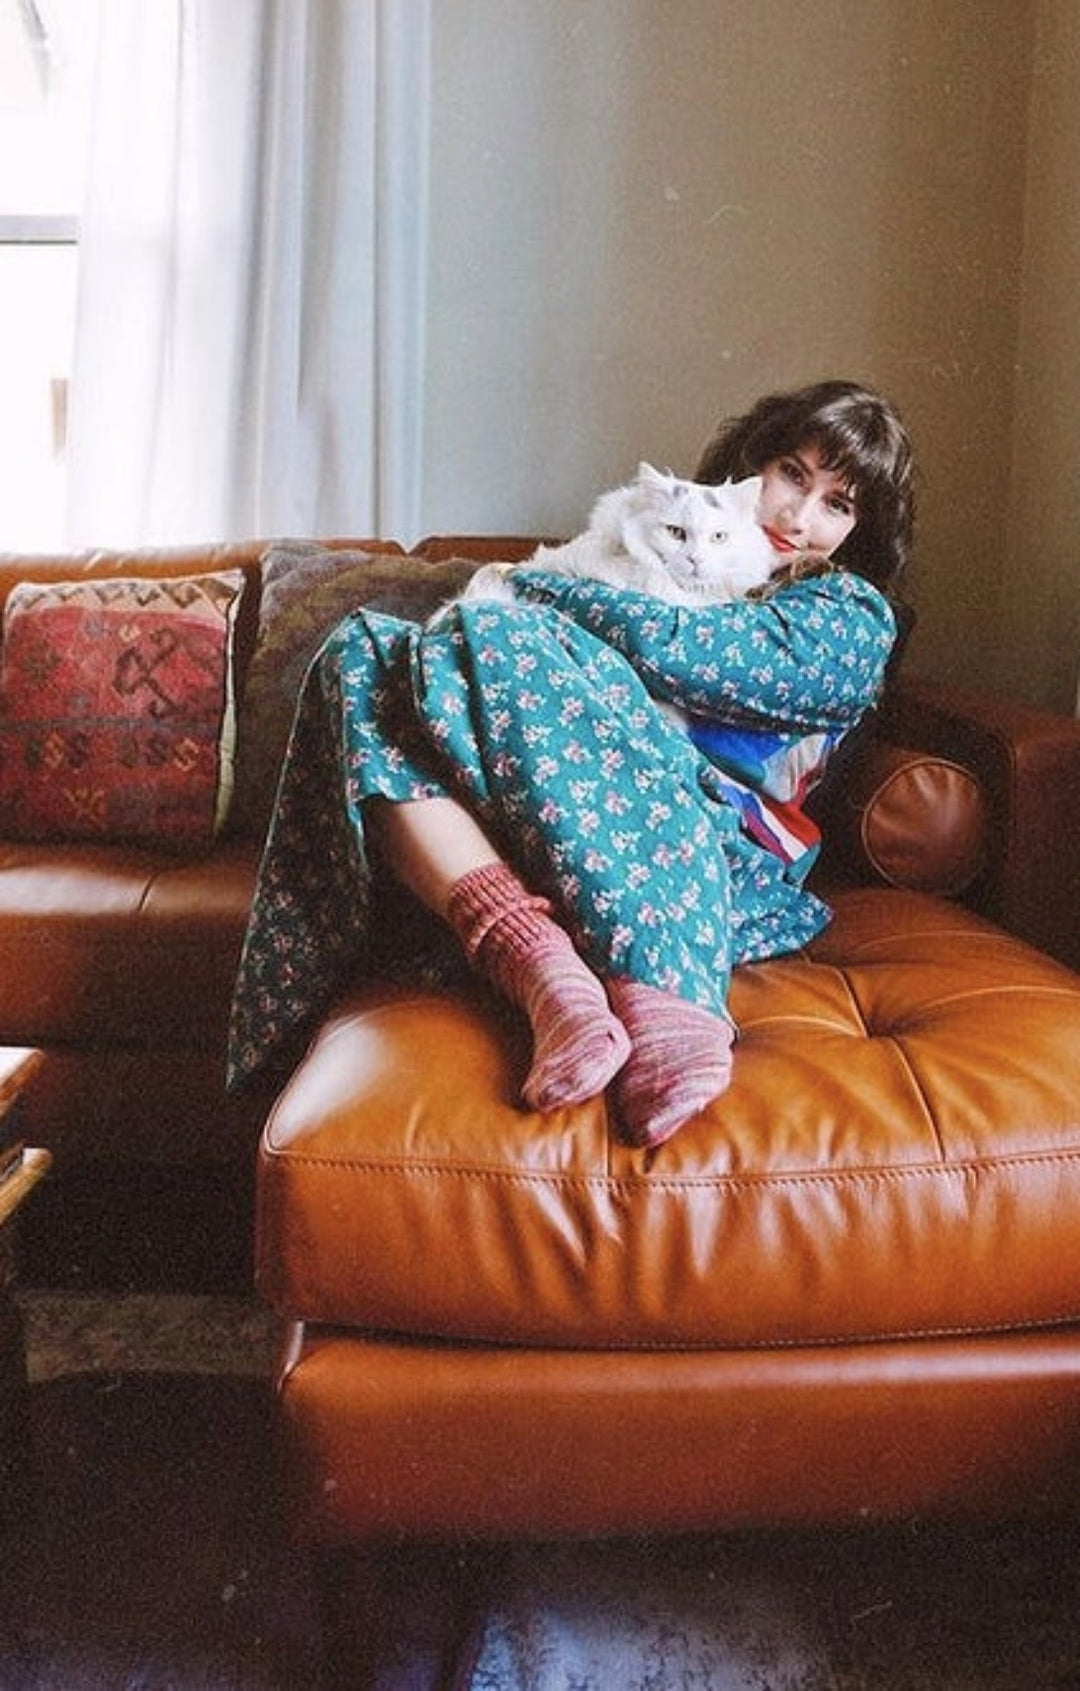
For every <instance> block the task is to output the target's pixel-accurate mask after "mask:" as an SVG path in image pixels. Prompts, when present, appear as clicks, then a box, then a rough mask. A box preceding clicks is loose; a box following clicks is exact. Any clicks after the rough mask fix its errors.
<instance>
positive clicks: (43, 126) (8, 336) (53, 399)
mask: <svg viewBox="0 0 1080 1691" xmlns="http://www.w3.org/2000/svg"><path fill="white" fill-rule="evenodd" d="M96 22H97V7H96V3H95V0H0V370H3V372H4V380H3V383H2V384H0V466H2V468H0V549H11V548H19V549H24V548H26V549H31V548H50V547H56V546H59V545H62V543H63V515H64V447H65V433H66V414H67V391H68V381H69V378H70V371H71V351H72V342H73V334H74V321H75V287H76V278H77V270H78V238H79V213H80V209H81V203H82V179H83V169H84V161H85V156H86V135H87V109H88V97H89V89H90V75H91V71H92V66H93V48H94V40H95V35H96Z"/></svg>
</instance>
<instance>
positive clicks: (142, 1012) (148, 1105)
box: [0, 539, 526, 1290]
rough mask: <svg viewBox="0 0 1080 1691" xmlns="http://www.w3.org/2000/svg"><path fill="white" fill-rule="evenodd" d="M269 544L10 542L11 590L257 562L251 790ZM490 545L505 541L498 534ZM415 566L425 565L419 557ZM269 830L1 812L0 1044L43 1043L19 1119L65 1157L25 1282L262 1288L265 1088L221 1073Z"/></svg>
mask: <svg viewBox="0 0 1080 1691" xmlns="http://www.w3.org/2000/svg"><path fill="white" fill-rule="evenodd" d="M272 544H273V543H271V542H267V541H251V542H241V543H236V544H230V545H205V546H203V545H199V546H184V547H175V548H168V549H149V548H147V549H141V550H133V551H125V552H120V551H106V550H98V551H87V552H80V553H59V554H49V555H46V554H28V555H23V554H15V553H3V554H0V605H3V604H6V602H7V598H8V595H9V593H10V592H11V590H12V589H13V588H14V587H15V586H16V584H17V583H20V582H27V581H33V582H54V583H58V582H69V581H86V580H88V579H89V578H109V579H115V578H118V577H119V578H133V577H143V578H145V577H150V578H155V577H162V576H168V577H178V576H188V575H202V574H208V573H211V572H216V571H231V570H237V569H239V570H242V571H243V572H244V575H245V578H246V584H245V587H244V592H243V594H242V597H241V600H240V607H239V616H238V621H237V626H236V633H235V644H234V668H235V675H234V692H235V696H236V700H237V704H238V727H237V734H238V744H237V758H238V769H237V785H238V788H239V787H240V786H241V785H242V782H243V773H244V769H245V768H247V767H253V766H254V765H255V764H256V763H261V762H262V758H261V756H260V755H259V754H261V752H262V750H263V748H261V747H259V746H258V745H255V744H253V740H252V735H253V732H254V728H253V722H254V719H253V713H252V712H251V710H250V709H247V708H246V704H247V701H246V694H245V684H246V681H247V678H248V674H249V671H250V665H251V662H252V659H253V656H254V655H255V653H256V651H257V649H258V643H259V641H260V639H262V638H263V636H264V630H263V615H262V613H263V610H264V608H265V598H266V596H265V594H264V592H263V586H264V568H263V561H264V558H265V557H266V555H267V553H268V550H269V548H270V547H271V545H272ZM314 544H315V543H312V545H313V546H314ZM502 544H503V543H500V545H499V547H497V548H496V551H498V550H500V549H501V546H502ZM505 544H507V545H509V546H510V547H511V548H512V547H513V546H514V542H513V541H508V542H506V543H505ZM517 544H518V550H519V551H521V550H522V549H524V548H525V547H526V543H524V542H519V543H517ZM318 545H319V547H320V548H326V549H328V550H331V551H334V552H335V553H336V552H340V553H342V554H343V556H344V555H351V554H354V553H358V554H361V555H362V556H361V557H360V558H358V559H357V560H356V562H357V566H358V567H359V568H362V565H363V559H364V558H366V557H367V555H369V554H370V555H371V556H372V560H373V568H374V566H375V564H376V563H377V562H378V559H379V558H380V557H382V556H384V555H385V556H388V557H389V556H400V555H401V554H402V548H401V547H400V546H398V545H397V543H396V542H393V541H389V542H388V541H371V540H344V539H339V540H331V541H323V542H320V543H318ZM434 550H435V551H436V552H441V553H442V554H444V555H445V554H446V552H447V551H449V552H453V551H454V550H455V548H454V547H453V545H452V544H449V545H448V544H443V545H442V546H441V547H440V546H439V545H438V544H436V545H435V547H434ZM479 554H480V555H481V556H491V555H492V554H491V551H490V549H488V550H486V551H485V549H484V546H483V543H479ZM403 567H404V568H405V569H406V570H410V571H411V572H412V573H413V574H415V573H416V572H418V571H419V570H420V569H421V568H422V564H421V563H420V562H414V563H413V564H412V565H408V564H405V565H403ZM451 573H452V574H454V573H455V572H451ZM383 585H384V586H385V583H384V584H383ZM333 620H336V613H335V616H334V618H333ZM261 840H262V829H261V827H260V826H259V825H258V823H253V822H252V820H251V819H250V817H245V816H244V815H243V814H242V813H240V812H239V811H237V810H236V808H235V807H234V810H233V813H232V814H231V815H230V817H229V819H228V820H227V822H226V825H225V827H224V829H223V831H222V832H221V834H220V836H219V837H218V838H217V839H216V840H215V841H214V842H213V844H212V846H211V847H210V848H209V849H207V850H205V851H201V852H198V853H195V854H193V853H192V852H191V851H184V850H179V849H177V850H171V849H169V847H168V845H167V844H163V845H162V846H161V848H160V849H159V848H158V847H156V846H155V847H154V848H152V849H148V848H146V847H144V846H142V847H141V846H134V845H130V844H125V843H123V842H121V843H117V842H115V841H110V842H108V843H99V842H97V841H92V842H86V841H79V842H75V843H70V842H67V841H62V840H57V839H50V840H48V841H38V840H16V839H13V838H5V837H3V828H2V826H0V1044H4V1045H30V1046H37V1047H39V1048H40V1049H42V1050H43V1051H44V1052H45V1061H44V1063H43V1064H42V1066H41V1068H40V1070H39V1072H38V1073H37V1075H36V1076H35V1078H34V1080H33V1083H32V1085H31V1086H30V1088H29V1089H28V1091H27V1094H26V1097H25V1099H24V1101H23V1105H22V1113H21V1118H20V1122H19V1127H18V1131H19V1133H20V1134H22V1135H23V1136H25V1137H26V1138H27V1139H28V1140H29V1141H31V1142H33V1143H38V1144H41V1145H45V1146H47V1147H48V1148H49V1149H50V1150H51V1151H52V1153H53V1157H54V1164H53V1175H52V1177H51V1179H50V1181H49V1182H48V1183H47V1185H46V1186H45V1187H44V1188H43V1189H42V1191H41V1193H40V1195H39V1196H38V1198H37V1200H36V1201H35V1203H34V1205H33V1206H31V1208H30V1210H29V1211H28V1212H27V1215H26V1218H25V1222H24V1225H23V1228H22V1230H21V1234H20V1245H21V1256H22V1259H23V1266H22V1272H23V1277H24V1279H25V1280H29V1281H35V1282H39V1283H42V1284H48V1283H53V1284H66V1285H71V1286H77V1287H78V1286H87V1287H92V1288H96V1287H102V1286H107V1285H119V1286H123V1287H136V1288H138V1289H142V1290H147V1289H150V1288H152V1287H161V1288H164V1289H167V1290H186V1289H210V1288H215V1287H224V1288H228V1289H232V1290H243V1289H245V1288H247V1287H249V1286H250V1283H251V1259H252V1245H251V1240H252V1203H253V1165H254V1153H255V1146H256V1143H257V1140H258V1135H259V1130H260V1128H261V1126H262V1123H263V1120H264V1119H265V1116H266V1111H267V1109H268V1107H269V1103H270V1093H269V1092H266V1091H263V1092H262V1093H260V1092H258V1091H257V1090H254V1089H253V1090H251V1091H249V1092H247V1093H245V1094H244V1095H243V1096H238V1097H233V1098H227V1097H226V1096H225V1093H224V1088H223V1077H224V1055H225V1036H226V1027H227V1020H228V1012H229V1003H230V997H231V992H232V984H233V979H234V976H235V973H236V965H237V960H238V956H239V948H240V943H241V939H242V935H243V931H244V926H245V922H246V919H247V911H248V906H249V903H250V899H251V893H252V888H253V885H254V877H255V870H256V865H257V862H258V856H259V851H260V848H261ZM5 1125H6V1126H9V1125H10V1124H5Z"/></svg>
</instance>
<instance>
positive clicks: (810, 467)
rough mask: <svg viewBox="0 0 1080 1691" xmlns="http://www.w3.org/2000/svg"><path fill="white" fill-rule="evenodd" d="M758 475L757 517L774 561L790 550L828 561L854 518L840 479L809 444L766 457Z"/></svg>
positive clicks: (852, 501)
mask: <svg viewBox="0 0 1080 1691" xmlns="http://www.w3.org/2000/svg"><path fill="white" fill-rule="evenodd" d="M759 474H760V476H761V480H762V489H761V497H760V499H759V500H758V509H757V518H758V522H759V523H760V524H761V527H762V528H763V529H764V530H765V533H766V535H767V536H768V539H769V541H770V543H771V545H772V548H773V550H774V551H775V552H776V554H777V559H778V561H780V560H782V559H787V558H790V557H791V556H792V555H793V554H794V553H796V552H821V553H823V554H824V556H825V557H826V558H829V557H831V556H832V554H833V553H834V552H835V551H836V548H837V547H838V546H839V545H840V543H841V541H843V540H846V539H847V537H848V535H849V534H850V533H851V531H852V529H853V528H854V527H855V523H856V521H857V518H858V512H857V510H856V506H855V495H854V494H853V492H852V491H851V488H850V486H849V484H848V483H847V481H846V480H845V479H844V477H843V476H841V475H839V474H837V472H836V471H835V470H827V469H826V468H825V467H824V465H823V464H822V462H821V454H820V452H819V450H818V448H817V446H816V445H814V443H813V442H806V443H805V444H804V445H802V446H800V447H798V449H797V450H796V451H794V452H787V453H785V454H784V455H783V456H782V457H780V458H770V459H769V461H768V463H767V464H763V465H762V467H761V470H760V472H759Z"/></svg>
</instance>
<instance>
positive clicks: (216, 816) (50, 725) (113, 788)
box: [0, 570, 244, 851]
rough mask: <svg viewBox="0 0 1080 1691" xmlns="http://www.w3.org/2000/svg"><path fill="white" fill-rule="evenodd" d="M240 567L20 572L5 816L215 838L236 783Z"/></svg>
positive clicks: (36, 830)
mask: <svg viewBox="0 0 1080 1691" xmlns="http://www.w3.org/2000/svg"><path fill="white" fill-rule="evenodd" d="M243 585H244V576H243V572H242V571H240V570H228V571H223V572H221V573H219V574H214V575H199V576H183V577H173V578H169V577H164V576H163V577H161V578H155V579H136V578H134V577H116V578H113V577H109V578H105V577H100V578H96V579H95V578H90V577H88V578H87V579H85V580H83V581H64V582H50V583H36V582H21V583H20V584H19V585H18V586H16V587H15V588H13V590H12V592H11V593H10V594H9V596H8V600H7V605H6V608H5V612H4V638H3V652H2V658H0V830H2V831H3V833H5V834H7V835H8V836H10V837H14V838H19V839H39V840H117V841H121V840H122V841H130V842H133V843H136V844H143V845H159V846H166V847H169V848H171V849H177V850H184V851H188V850H192V849H196V848H198V847H200V846H204V845H207V844H209V842H210V841H211V840H212V839H213V837H214V834H215V833H216V831H217V829H218V828H219V827H220V825H221V823H222V821H223V820H224V816H225V812H226V809H227V807H228V803H229V795H230V792H231V788H232V760H233V738H234V710H233V685H232V644H233V632H234V628H235V622H236V612H237V608H238V606H239V602H240V594H241V591H242V589H243Z"/></svg>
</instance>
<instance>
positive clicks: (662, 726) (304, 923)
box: [230, 570, 896, 1084]
mask: <svg viewBox="0 0 1080 1691" xmlns="http://www.w3.org/2000/svg"><path fill="white" fill-rule="evenodd" d="M515 593H516V595H517V598H516V601H515V602H514V603H512V604H502V603H491V602H487V601H483V600H476V601H468V600H467V601H464V602H456V603H454V604H452V605H450V606H449V607H447V608H445V609H444V610H443V611H442V612H440V613H439V615H438V616H437V617H435V618H434V619H433V620H432V621H431V622H429V623H428V624H427V625H426V626H425V627H421V626H419V625H418V624H415V623H409V622H403V621H400V620H398V619H397V618H394V617H388V616H385V615H381V614H378V613H374V612H370V611H360V612H357V613H356V614H355V615H353V616H351V617H349V618H348V619H347V620H346V621H345V622H344V623H342V624H341V625H340V626H339V627H338V629H337V630H336V631H335V632H334V633H333V634H332V635H331V637H330V639H329V640H328V641H327V643H326V644H325V646H324V647H323V649H322V651H321V653H320V655H319V657H318V658H317V659H316V661H315V663H314V665H313V666H312V669H311V670H310V672H309V674H308V677H307V681H306V683H305V687H304V691H303V693H302V696H301V700H300V704H299V707H298V710H297V716H296V721H295V724H294V728H293V734H292V739H291V742H290V747H289V752H288V754H287V757H286V761H285V767H284V770H283V774H282V780H281V785H280V788H279V793H278V802H277V806H276V809H275V815H274V820H273V823H272V825H271V830H270V834H269V838H268V841H267V846H266V851H265V854H264V858H263V862H262V866H261V869H260V874H259V880H258V885H257V889H256V896H255V900H254V903H253V907H252V912H251V919H250V923H249V927H248V933H247V938H246V941H245V946H244V952H243V958H242V962H241V967H240V973H239V977H238V981H237V987H236V995H235V1000H234V1007H233V1022H232V1032H231V1043H230V1080H231V1082H232V1083H233V1084H236V1083H237V1082H238V1081H239V1080H240V1079H242V1078H243V1077H244V1076H246V1075H248V1074H250V1073H252V1072H254V1071H256V1070H258V1069H260V1068H262V1067H263V1066H264V1065H265V1064H267V1063H268V1062H271V1061H273V1060H275V1059H285V1060H292V1059H293V1058H295V1055H296V1053H297V1047H298V1041H301V1040H303V1038H304V1037H305V1036H306V1035H307V1034H309V1033H310V1031H311V1029H312V1026H313V1024H314V1023H315V1021H316V1019H317V1018H318V1017H319V1016H320V1015H321V1014H322V1013H323V1012H324V1011H325V1010H326V1008H327V1006H328V1004H329V1002H330V1001H331V1000H332V998H333V997H334V996H335V995H336V994H337V993H339V992H340V991H342V990H343V988H344V987H345V986H347V985H350V984H355V983H357V982H358V981H361V980H363V979H364V978H365V977H366V976H369V975H371V974H373V973H375V972H379V973H387V972H389V973H391V974H393V973H396V974H398V975H399V976H404V977H406V978H410V979H416V978H424V977H425V976H426V975H427V974H429V973H434V975H435V976H438V975H440V974H441V973H443V972H445V971H446V970H447V969H448V968H450V969H452V968H453V967H455V965H456V966H457V967H458V968H460V967H461V960H460V958H458V957H457V954H456V947H454V946H453V945H452V944H451V943H449V936H448V935H446V934H445V933H444V932H443V931H442V926H441V924H439V923H438V922H436V921H434V920H433V919H432V918H431V917H429V916H427V915H426V913H424V914H423V915H422V916H420V918H419V919H418V912H417V910H416V909H415V908H412V909H410V908H409V904H410V901H409V900H408V899H407V896H406V895H404V894H402V893H401V891H400V889H398V888H397V886H396V883H395V882H394V878H393V875H392V873H390V868H391V866H388V865H385V864H382V863H380V862H379V860H378V855H377V850H376V849H375V848H374V847H373V846H372V843H371V841H370V840H369V838H368V834H367V830H366V826H365V815H366V812H365V805H366V801H367V800H368V799H371V798H373V797H376V796H379V797H382V798H384V799H389V800H391V801H397V802H403V801H406V800H412V799H422V798H429V797H434V796H439V795H451V796H454V797H456V798H458V799H459V800H461V801H462V802H463V803H464V804H465V805H466V806H468V808H469V809H470V810H471V811H472V812H473V813H474V814H475V815H476V816H477V817H478V818H479V819H480V820H481V822H482V823H483V825H484V826H485V828H486V829H487V831H488V832H489V835H490V836H491V838H492V839H493V841H494V842H495V843H496V844H497V845H498V846H499V848H500V849H501V850H502V851H503V852H504V853H505V855H506V856H507V857H508V858H509V860H510V861H511V862H512V863H513V864H514V865H515V867H516V868H517V869H518V870H519V872H520V873H521V874H522V876H523V878H524V879H525V880H526V881H527V882H528V883H529V885H530V886H532V887H533V888H535V889H536V890H538V891H542V892H544V893H546V894H547V895H548V896H549V897H550V898H551V899H552V901H553V902H554V905H555V907H556V910H557V912H558V914H559V917H560V919H561V920H562V922H563V923H564V925H565V926H566V927H567V928H568V930H569V931H570V932H571V934H572V935H573V937H574V939H575V942H576V943H577V945H578V947H579V949H580V950H581V952H582V954H583V955H584V956H585V957H586V959H587V960H588V962H589V963H590V964H591V966H592V967H593V968H594V969H595V970H596V971H597V972H598V973H599V974H600V975H601V976H611V975H629V976H631V977H633V978H634V979H639V980H643V981H648V982H650V983H651V984H653V985H655V986H658V987H661V988H663V989H664V990H666V991H669V992H673V993H677V994H679V995H681V996H683V997H685V998H687V999H690V1000H692V1001H693V1002H695V1003H697V1004H701V1005H704V1006H706V1007H707V1008H709V1009H712V1010H714V1011H717V1012H722V1011H723V1010H724V1007H725V1004H726V999H727V991H728V983H729V980H730V974H731V970H732V967H733V966H734V965H735V964H736V963H738V962H741V961H744V960H747V959H750V958H763V957H769V956H773V955H775V954H776V953H778V952H783V951H791V950H795V949H797V948H798V947H799V946H801V945H803V944H804V943H805V942H806V941H807V940H809V939H810V938H811V937H812V936H813V935H814V934H815V933H817V932H818V931H819V930H820V929H821V928H822V927H823V926H824V925H825V923H826V922H827V920H828V910H827V908H826V907H825V906H824V905H823V904H822V903H821V901H820V900H819V899H818V898H817V897H815V896H814V894H812V893H811V892H809V891H808V890H807V889H806V887H805V885H804V881H805V877H806V874H807V871H808V869H809V867H810V865H811V863H812V862H813V858H814V855H815V851H816V846H817V836H816V832H815V830H814V829H813V828H812V826H811V825H810V824H809V823H808V822H807V820H806V817H805V813H804V811H803V809H802V801H803V799H804V798H805V796H806V794H807V792H808V791H809V790H810V788H811V787H812V786H813V785H814V784H815V782H816V781H817V779H818V778H819V776H820V774H821V771H822V769H823V767H824V764H825V761H826V759H827V758H828V756H829V755H830V753H831V752H832V750H833V749H834V747H835V746H836V745H837V743H838V742H839V740H840V739H841V738H843V737H844V735H845V734H847V733H848V732H849V730H850V729H851V728H852V727H853V726H854V724H855V723H856V722H857V721H858V719H859V718H860V717H861V716H862V715H863V714H864V712H865V711H866V710H867V709H868V708H869V707H870V706H871V705H872V704H873V703H874V701H875V700H876V698H877V696H878V693H879V691H880V688H881V684H882V679H883V676H884V672H885V667H886V663H887V660H888V657H889V654H890V651H891V649H892V646H893V641H894V638H895V632H896V630H895V623H894V619H893V613H892V611H891V609H890V607H889V605H888V603H887V601H886V600H885V598H884V597H883V596H882V594H881V593H880V592H879V591H878V590H877V589H876V588H875V587H873V586H872V585H871V584H870V583H868V582H866V581H865V580H863V579H862V578H861V577H859V576H854V575H847V574H845V573H844V572H843V571H841V570H836V571H833V572H831V573H827V574H823V575H819V576H814V577H810V578H808V579H804V580H801V581H795V582H791V583H790V584H788V585H786V586H784V587H782V588H780V589H779V590H777V591H776V592H774V593H773V594H772V595H771V596H770V597H766V598H763V599H760V600H747V601H741V602H738V603H735V604H731V605H723V606H709V607H703V608H701V609H684V608H681V607H673V606H669V605H665V604H662V603H660V602H659V601H657V600H656V599H654V598H651V597H647V596H645V595H640V594H632V593H628V592H625V591H623V590H620V589H616V588H612V587H607V586H603V585H600V584H598V583H595V582H584V581H576V580H573V579H570V578H566V577H558V576H554V575H551V574H547V573H542V572H539V571H525V572H519V573H517V574H516V575H515ZM669 707H676V708H675V710H672V709H670V708H669Z"/></svg>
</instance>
